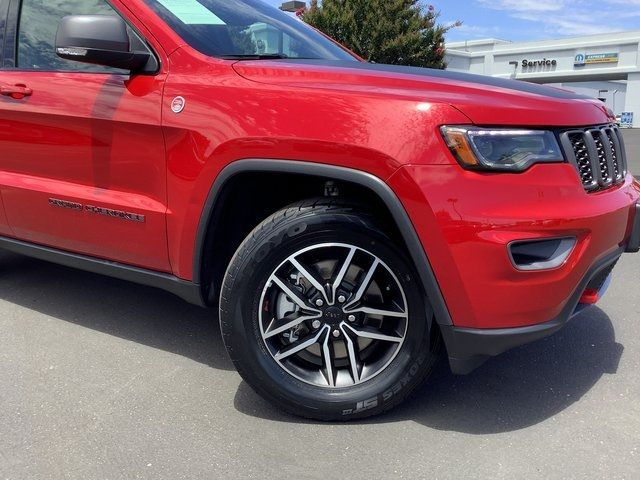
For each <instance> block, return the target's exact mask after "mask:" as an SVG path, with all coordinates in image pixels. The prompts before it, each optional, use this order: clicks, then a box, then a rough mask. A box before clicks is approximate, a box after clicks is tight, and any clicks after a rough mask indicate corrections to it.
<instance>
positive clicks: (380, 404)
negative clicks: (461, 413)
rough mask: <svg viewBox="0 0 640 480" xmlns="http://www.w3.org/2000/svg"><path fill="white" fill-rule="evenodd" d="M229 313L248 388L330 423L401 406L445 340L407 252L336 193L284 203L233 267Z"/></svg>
mask: <svg viewBox="0 0 640 480" xmlns="http://www.w3.org/2000/svg"><path fill="white" fill-rule="evenodd" d="M220 319H221V328H222V333H223V338H224V342H225V345H226V346H227V350H228V351H229V354H230V356H231V358H232V360H233V362H234V364H235V365H236V368H237V369H238V371H239V373H240V374H241V375H242V377H243V378H244V379H245V380H246V381H247V383H249V384H250V385H251V386H252V387H253V388H254V389H255V390H256V391H257V392H258V393H259V394H260V395H262V396H263V397H265V398H266V399H268V400H269V401H271V402H273V403H274V404H276V405H277V406H279V407H281V408H283V409H285V410H287V411H288V412H290V413H293V414H295V415H299V416H303V417H308V418H314V419H320V420H349V419H355V418H363V417H367V416H370V415H375V414H378V413H381V412H383V411H385V410H388V409H389V408H391V407H393V406H395V405H397V404H398V403H400V402H401V401H402V400H403V399H404V398H405V397H406V396H407V395H408V394H409V393H410V392H411V391H412V390H413V389H414V388H415V387H416V386H417V385H419V384H420V383H421V382H422V381H423V380H424V378H426V376H427V375H428V374H429V372H430V371H431V369H432V367H433V364H434V361H435V358H436V355H437V351H438V347H439V345H440V341H439V336H438V335H437V334H436V332H432V330H431V322H430V320H431V319H430V318H429V317H428V316H427V308H426V306H425V304H424V294H423V292H422V289H421V287H420V284H419V280H418V279H417V276H416V275H415V273H414V270H413V268H412V267H411V264H410V263H409V262H408V261H407V260H406V258H405V256H404V254H402V253H401V251H400V250H399V249H398V248H397V246H396V245H394V243H393V242H392V241H391V240H390V239H389V237H387V236H386V235H384V234H383V233H382V232H381V229H380V228H378V227H377V226H376V224H375V222H374V221H373V220H372V218H371V217H370V216H369V215H367V214H366V213H364V212H363V211H360V210H358V209H356V208H354V207H351V206H348V205H344V204H340V203H335V202H332V201H328V200H320V201H315V202H314V201H309V202H303V203H301V204H297V205H294V206H292V207H289V208H287V209H284V210H282V211H280V212H278V213H276V214H274V215H273V216H271V217H270V218H268V219H267V220H265V221H264V222H263V223H262V224H261V225H260V226H258V227H257V228H256V229H255V230H254V231H253V233H252V234H251V235H250V236H249V237H248V238H247V239H246V240H245V242H244V243H243V244H242V245H241V246H240V248H239V250H238V251H237V252H236V254H235V256H234V258H233V259H232V261H231V264H230V266H229V268H228V270H227V274H226V277H225V280H224V284H223V288H222V295H221V301H220Z"/></svg>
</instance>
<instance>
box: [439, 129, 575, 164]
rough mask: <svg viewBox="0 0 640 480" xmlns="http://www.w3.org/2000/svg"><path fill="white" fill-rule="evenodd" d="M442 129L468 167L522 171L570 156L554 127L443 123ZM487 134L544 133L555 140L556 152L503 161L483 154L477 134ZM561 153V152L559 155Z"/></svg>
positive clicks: (516, 134) (450, 148)
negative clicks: (479, 147)
mask: <svg viewBox="0 0 640 480" xmlns="http://www.w3.org/2000/svg"><path fill="white" fill-rule="evenodd" d="M440 132H441V133H442V136H443V138H444V141H445V143H446V144H447V147H449V150H450V151H451V153H452V154H453V156H454V157H455V159H456V160H457V161H458V163H459V164H460V165H461V166H462V167H463V168H465V169H467V170H484V171H492V172H511V173H522V172H524V171H526V170H528V169H529V168H531V167H532V166H533V165H536V164H539V163H565V162H566V159H565V157H564V154H563V152H562V147H561V146H560V142H559V141H558V138H557V135H556V134H555V132H554V131H552V130H542V129H533V128H513V127H495V128H492V127H476V126H473V125H445V126H442V127H440ZM484 136H502V137H510V136H511V137H522V136H542V137H546V138H547V140H553V142H554V143H553V146H554V150H555V152H553V153H554V155H552V154H549V155H546V156H545V155H539V154H537V153H534V152H532V153H531V155H530V156H529V158H527V159H526V161H524V162H522V163H517V164H500V163H497V162H495V161H493V160H491V159H488V158H486V157H484V156H483V155H482V153H481V152H480V150H479V149H478V147H477V145H476V144H475V143H474V138H476V137H484ZM555 154H557V155H555Z"/></svg>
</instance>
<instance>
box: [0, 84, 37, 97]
mask: <svg viewBox="0 0 640 480" xmlns="http://www.w3.org/2000/svg"><path fill="white" fill-rule="evenodd" d="M32 94H33V90H31V89H30V88H29V87H27V86H26V85H23V84H22V83H18V84H16V85H11V86H1V87H0V95H3V96H5V97H11V98H14V99H16V100H20V99H23V98H24V97H29V96H31V95H32Z"/></svg>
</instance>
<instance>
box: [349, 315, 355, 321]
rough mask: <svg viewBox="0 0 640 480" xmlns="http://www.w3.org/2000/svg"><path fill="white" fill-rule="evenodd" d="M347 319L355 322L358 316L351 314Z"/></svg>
mask: <svg viewBox="0 0 640 480" xmlns="http://www.w3.org/2000/svg"><path fill="white" fill-rule="evenodd" d="M347 320H349V321H350V322H355V321H356V316H355V315H349V316H348V317H347Z"/></svg>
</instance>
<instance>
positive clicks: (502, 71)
mask: <svg viewBox="0 0 640 480" xmlns="http://www.w3.org/2000/svg"><path fill="white" fill-rule="evenodd" d="M611 53H613V54H617V60H612V61H608V62H606V63H590V64H587V65H583V66H577V65H576V61H575V60H576V55H578V54H587V55H595V54H611ZM524 60H527V61H528V62H529V61H533V62H536V61H545V63H544V64H543V65H539V64H538V65H535V66H533V67H524V66H523V61H524ZM546 60H548V61H549V62H546ZM446 61H447V62H448V69H449V70H454V71H461V72H469V73H475V74H480V75H491V76H494V77H501V78H514V79H518V80H524V81H530V82H535V83H547V84H549V83H550V84H561V85H563V86H565V87H566V88H569V89H574V90H576V91H578V92H580V93H584V94H587V95H590V96H593V97H598V90H609V92H607V93H604V94H603V95H601V96H603V97H604V98H606V99H607V102H606V103H607V105H608V106H609V107H610V108H611V109H613V110H615V112H616V113H617V114H619V113H621V112H633V113H634V126H635V127H638V128H640V79H639V76H640V30H638V31H632V32H620V33H611V34H605V35H589V36H584V37H574V38H564V39H558V40H544V41H540V42H517V43H515V42H513V43H512V42H506V41H504V40H496V39H486V40H475V41H469V42H455V43H450V44H447V54H446ZM627 79H628V81H627ZM614 90H619V92H618V93H617V94H616V95H615V108H614V104H613V103H614V102H613V91H614Z"/></svg>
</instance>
